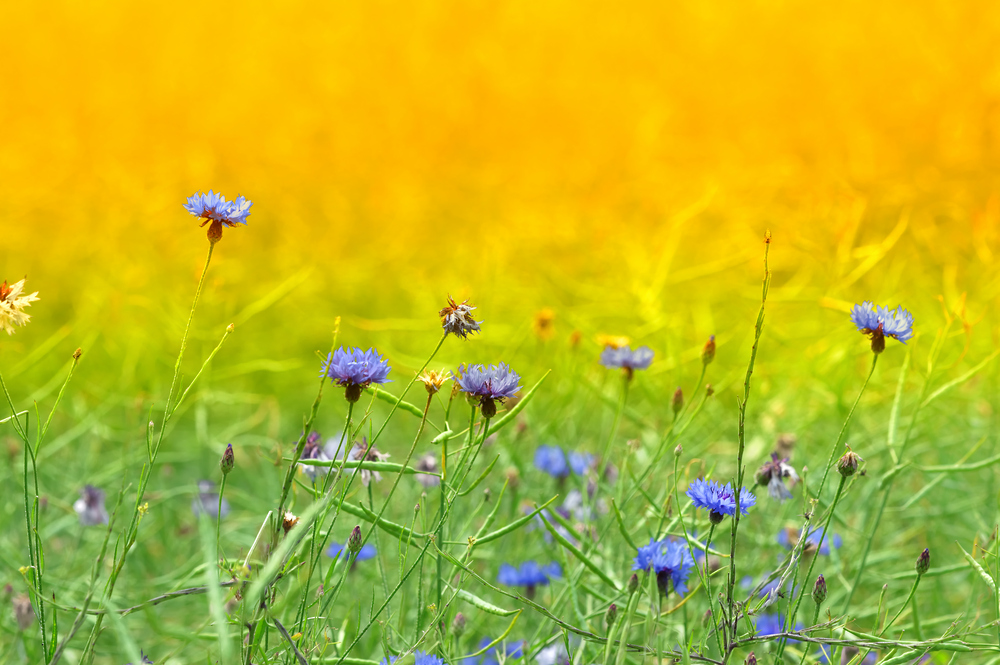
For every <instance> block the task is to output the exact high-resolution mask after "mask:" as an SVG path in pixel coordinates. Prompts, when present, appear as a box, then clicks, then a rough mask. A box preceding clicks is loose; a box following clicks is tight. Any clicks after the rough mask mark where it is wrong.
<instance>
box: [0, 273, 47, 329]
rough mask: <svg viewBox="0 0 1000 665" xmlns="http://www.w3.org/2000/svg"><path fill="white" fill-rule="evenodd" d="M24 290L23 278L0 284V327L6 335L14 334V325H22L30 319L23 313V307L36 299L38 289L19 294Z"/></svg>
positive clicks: (28, 315)
mask: <svg viewBox="0 0 1000 665" xmlns="http://www.w3.org/2000/svg"><path fill="white" fill-rule="evenodd" d="M22 291H24V280H23V279H22V280H21V281H20V282H14V283H13V284H11V285H9V286H8V285H7V282H6V280H5V281H4V283H3V284H0V329H2V330H6V331H7V334H8V335H13V334H14V326H23V325H24V324H25V323H27V322H28V320H29V319H31V315H30V314H25V313H24V308H25V307H27V306H28V305H30V304H31V303H33V302H35V301H36V300H38V291H35V292H34V293H29V294H28V295H26V296H23V295H21V292H22Z"/></svg>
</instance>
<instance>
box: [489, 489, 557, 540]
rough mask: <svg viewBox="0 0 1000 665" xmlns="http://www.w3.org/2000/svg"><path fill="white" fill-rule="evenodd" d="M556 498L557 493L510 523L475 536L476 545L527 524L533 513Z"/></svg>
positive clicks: (537, 512)
mask: <svg viewBox="0 0 1000 665" xmlns="http://www.w3.org/2000/svg"><path fill="white" fill-rule="evenodd" d="M558 498H559V495H558V494H557V495H556V496H554V497H552V498H551V499H549V500H548V501H546V502H545V503H543V504H542V505H541V506H539V507H538V508H535V510H534V511H532V512H530V513H528V514H527V515H525V516H524V517H522V518H520V519H516V520H514V521H513V522H511V523H510V524H508V525H507V526H504V527H501V528H499V529H497V530H496V531H493V532H492V533H488V534H486V535H485V536H483V537H482V538H476V545H477V546H478V545H483V544H484V543H488V542H490V541H491V540H496V539H497V538H500V537H502V536H506V535H507V534H508V533H510V532H511V531H516V530H517V529H519V528H521V527H522V526H524V525H525V524H527V523H528V522H530V521H531V520H532V518H534V517H535V515H538V514H539V513H541V512H542V510H544V509H545V508H547V507H548V506H549V504H550V503H552V502H553V501H555V500H556V499H558Z"/></svg>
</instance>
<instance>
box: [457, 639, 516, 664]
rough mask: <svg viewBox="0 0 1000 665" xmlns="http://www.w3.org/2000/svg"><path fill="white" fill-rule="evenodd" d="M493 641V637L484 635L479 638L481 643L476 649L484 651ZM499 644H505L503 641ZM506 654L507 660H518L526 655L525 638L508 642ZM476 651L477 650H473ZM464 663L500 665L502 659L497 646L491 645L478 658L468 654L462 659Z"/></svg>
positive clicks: (505, 649)
mask: <svg viewBox="0 0 1000 665" xmlns="http://www.w3.org/2000/svg"><path fill="white" fill-rule="evenodd" d="M492 641H493V638H491V637H484V638H482V639H481V640H479V644H477V645H476V649H475V650H476V651H482V650H483V649H484V648H486V645H488V644H489V643H490V642H492ZM498 646H504V645H503V643H501V645H498ZM503 651H504V653H505V654H506V659H507V660H517V659H518V658H520V657H522V656H523V655H524V640H518V641H517V642H513V643H510V644H506V646H505V648H504V649H503ZM473 653H475V652H473ZM461 663H462V665H500V660H499V659H498V658H497V647H495V646H494V647H490V648H489V649H486V651H485V652H484V653H483V655H481V656H479V657H478V658H473V657H471V656H466V657H465V658H463V659H462V660H461Z"/></svg>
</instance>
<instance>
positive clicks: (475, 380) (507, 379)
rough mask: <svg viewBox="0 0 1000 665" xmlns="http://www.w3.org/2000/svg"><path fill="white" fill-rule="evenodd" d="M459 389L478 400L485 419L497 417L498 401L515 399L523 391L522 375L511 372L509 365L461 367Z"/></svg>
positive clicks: (459, 369)
mask: <svg viewBox="0 0 1000 665" xmlns="http://www.w3.org/2000/svg"><path fill="white" fill-rule="evenodd" d="M458 371H459V374H460V376H459V378H458V387H459V388H460V389H461V390H462V392H464V393H465V394H467V395H469V396H470V397H473V398H477V399H478V401H479V409H480V411H481V412H482V414H483V418H492V417H493V416H495V415H497V405H496V403H497V401H499V402H500V403H501V404H503V401H504V400H505V399H508V398H510V397H513V396H514V395H515V394H517V391H519V390H520V389H521V386H520V385H518V382H519V381H520V380H521V375H520V374H518V373H517V372H515V371H513V370H511V368H510V365H508V364H507V363H499V364H496V365H490V366H489V368H486V367H484V366H483V365H469V366H468V367H466V366H464V365H460V366H459V368H458Z"/></svg>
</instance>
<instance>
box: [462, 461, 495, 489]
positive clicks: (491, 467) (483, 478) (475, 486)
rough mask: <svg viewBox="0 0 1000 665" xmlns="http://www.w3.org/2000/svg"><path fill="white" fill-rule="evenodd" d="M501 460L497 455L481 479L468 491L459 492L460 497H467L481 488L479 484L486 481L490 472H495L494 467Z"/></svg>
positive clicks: (477, 479)
mask: <svg viewBox="0 0 1000 665" xmlns="http://www.w3.org/2000/svg"><path fill="white" fill-rule="evenodd" d="M499 459H500V456H499V455H497V456H496V457H494V458H493V461H492V462H490V464H489V466H487V467H486V469H485V470H484V471H483V472H482V473H481V474H479V477H478V478H476V482H474V483H472V484H471V485H469V487H468V489H466V490H464V491H461V492H459V493H458V496H466V495H467V494H468V493H469V492H471V491H472V490H474V489H476V488H477V487H479V483H481V482H483V481H484V480H486V476H488V475H490V471H492V470H493V466H494V465H495V464H496V463H497V460H499Z"/></svg>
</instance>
